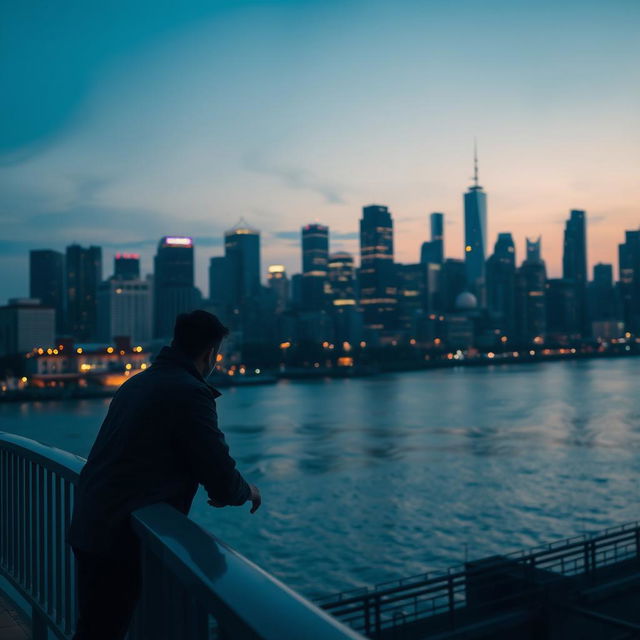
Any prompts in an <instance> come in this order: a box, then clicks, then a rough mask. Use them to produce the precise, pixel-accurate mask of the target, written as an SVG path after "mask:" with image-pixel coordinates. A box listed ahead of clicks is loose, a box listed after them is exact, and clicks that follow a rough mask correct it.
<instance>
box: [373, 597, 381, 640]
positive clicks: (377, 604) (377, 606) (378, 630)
mask: <svg viewBox="0 0 640 640" xmlns="http://www.w3.org/2000/svg"><path fill="white" fill-rule="evenodd" d="M374 602H375V614H376V638H379V637H380V634H381V633H382V625H381V624H380V596H379V595H377V594H376V596H375V598H374Z"/></svg>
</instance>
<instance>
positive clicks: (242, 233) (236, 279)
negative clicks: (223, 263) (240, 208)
mask: <svg viewBox="0 0 640 640" xmlns="http://www.w3.org/2000/svg"><path fill="white" fill-rule="evenodd" d="M224 253H225V257H226V258H227V268H228V278H229V279H228V287H229V301H230V303H231V306H232V307H233V308H234V309H236V310H239V309H240V308H241V306H242V305H243V304H244V303H245V302H247V301H249V300H250V299H251V298H252V297H253V296H256V295H257V294H258V293H259V292H260V232H259V231H258V230H257V229H254V228H252V227H250V226H249V225H248V224H247V223H246V222H245V221H244V220H243V219H241V220H240V221H239V222H238V224H237V225H236V226H235V227H233V228H232V229H229V231H227V232H225V234H224Z"/></svg>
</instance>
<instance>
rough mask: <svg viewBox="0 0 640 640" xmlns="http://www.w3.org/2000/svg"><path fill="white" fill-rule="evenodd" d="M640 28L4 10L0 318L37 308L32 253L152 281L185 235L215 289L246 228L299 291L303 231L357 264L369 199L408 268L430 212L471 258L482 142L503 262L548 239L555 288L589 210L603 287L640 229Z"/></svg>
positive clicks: (523, 16)
mask: <svg viewBox="0 0 640 640" xmlns="http://www.w3.org/2000/svg"><path fill="white" fill-rule="evenodd" d="M639 23H640V7H639V6H638V5H637V3H632V2H627V1H617V2H612V3H607V4H606V5H604V4H603V3H595V2H587V3H585V2H580V3H578V2H573V1H571V2H567V3H563V5H562V7H558V6H557V4H554V3H550V2H542V3H537V4H536V6H535V7H525V6H516V4H514V3H507V2H492V3H489V4H486V5H483V6H482V7H480V6H477V5H474V3H463V4H462V5H460V6H456V7H449V6H442V5H441V4H437V3H432V2H426V3H416V2H400V3H393V4H389V3H387V4H385V3H378V2H371V3H366V4H365V3H360V2H349V3H343V4H341V5H340V6H338V5H335V4H333V3H322V4H321V3H318V2H313V1H309V2H307V3H303V4H295V3H291V2H276V3H273V4H271V5H269V6H268V7H267V6H250V5H248V4H245V3H243V2H238V3H236V4H235V5H234V6H233V7H230V6H226V5H223V4H221V3H200V2H190V3H187V4H186V5H185V6H182V7H180V8H174V9H169V8H158V10H157V11H156V12H154V15H153V16H149V15H148V12H147V11H145V9H144V7H143V5H142V4H141V3H136V2H133V3H131V4H130V5H129V6H128V9H127V12H123V13H120V12H117V11H113V12H110V11H102V10H100V11H98V10H97V9H96V8H91V7H87V8H86V10H85V11H84V12H68V13H64V12H54V13H51V14H49V13H46V11H45V9H44V8H43V5H39V4H38V3H36V4H34V5H30V6H29V7H27V8H22V9H18V8H15V7H14V8H10V9H9V10H8V11H7V15H6V16H5V32H6V33H5V36H6V39H7V43H8V45H7V46H9V47H10V49H11V50H12V51H13V52H14V54H13V55H12V57H11V63H10V64H9V63H8V62H7V61H6V59H5V61H4V62H2V63H0V77H1V78H2V80H3V86H6V87H8V88H9V90H8V91H7V92H6V95H5V98H4V102H3V108H4V109H5V111H4V112H3V113H4V115H5V117H4V118H3V119H0V191H1V192H2V194H3V195H2V197H1V198H0V223H2V225H3V227H4V228H5V229H9V230H10V233H6V234H4V235H3V238H2V241H1V243H0V266H1V267H2V268H3V270H4V271H5V272H7V271H9V272H11V273H12V275H13V276H14V277H12V278H11V279H10V282H8V283H5V284H4V285H3V287H2V289H0V298H8V297H13V296H16V295H20V292H21V291H23V290H25V289H26V286H27V281H28V280H27V279H28V270H27V267H26V265H25V263H24V261H23V256H24V255H25V254H26V253H27V252H28V250H29V249H39V248H45V247H52V248H56V249H58V250H62V249H63V248H64V247H65V246H67V245H68V244H69V243H72V242H78V243H80V244H82V245H88V244H93V243H95V244H99V245H100V246H102V247H103V248H104V258H105V261H107V262H109V261H110V260H111V258H112V256H113V253H115V252H117V251H122V250H124V251H126V250H136V251H138V252H140V253H141V254H142V261H143V264H142V266H143V270H144V271H146V272H148V271H150V268H151V260H152V255H153V252H154V248H155V247H154V244H155V242H156V239H157V238H159V237H162V236H165V235H168V234H182V233H184V234H188V235H192V236H193V237H194V238H195V242H196V246H197V247H198V251H197V257H196V260H197V264H196V283H197V285H198V286H199V287H200V288H202V289H203V290H206V271H207V268H208V258H209V257H210V256H212V255H221V253H222V240H221V238H222V235H223V232H224V231H225V230H226V229H228V228H229V227H230V226H231V225H232V224H233V223H234V222H235V221H236V220H238V219H239V218H241V217H245V218H246V219H247V221H248V222H249V223H250V224H252V225H253V226H255V227H257V228H259V229H260V230H261V231H262V234H263V239H264V246H265V253H264V260H263V265H267V264H270V263H283V264H285V265H286V266H287V268H288V270H289V271H290V272H296V271H298V265H299V260H300V256H299V252H298V247H297V240H298V231H299V228H300V227H301V226H303V225H304V224H307V223H309V222H312V221H314V220H317V221H318V222H321V223H322V224H325V225H327V226H329V227H330V229H332V246H331V250H332V251H339V250H347V251H350V252H351V253H353V254H357V246H358V238H357V235H358V234H357V220H358V215H359V211H360V208H361V206H362V205H366V204H368V203H381V204H384V205H386V206H388V207H389V209H390V210H391V212H392V213H393V216H394V220H395V221H396V231H397V233H396V237H395V245H396V259H397V260H398V261H399V262H404V263H412V262H415V261H416V260H418V259H419V255H418V251H419V248H418V246H417V245H419V244H420V243H421V242H423V241H425V240H428V233H427V216H428V214H429V213H430V212H432V211H442V212H444V213H445V214H446V219H447V221H448V224H447V225H446V229H445V238H446V251H447V255H449V256H452V257H459V258H460V257H462V252H463V246H464V245H463V208H462V195H461V194H462V193H463V192H464V191H465V189H467V188H468V186H469V185H470V184H471V175H472V166H471V157H472V148H473V139H474V138H475V137H477V138H478V144H479V155H480V173H481V183H482V185H483V187H484V189H485V190H486V192H487V193H488V194H489V199H488V237H487V245H488V246H489V247H490V246H492V245H493V242H494V241H495V238H496V237H497V234H498V233H500V232H511V233H512V234H513V237H514V240H515V243H516V246H517V250H518V255H519V256H520V255H521V254H522V253H523V247H524V238H525V237H526V236H537V235H540V234H541V235H542V236H543V238H544V254H545V260H546V262H547V266H548V270H549V275H550V276H559V275H560V274H561V270H562V246H563V239H562V227H563V225H564V220H565V213H566V212H567V211H569V210H571V209H580V210H586V211H587V214H588V216H589V231H588V241H589V252H588V254H589V262H590V264H589V269H590V271H591V268H592V266H593V264H595V263H597V262H613V263H614V264H615V254H616V248H617V245H618V244H619V243H620V242H621V240H622V235H623V231H624V230H625V229H633V228H637V227H638V222H640V221H639V220H638V211H637V205H636V203H637V202H638V201H640V185H639V184H638V180H637V167H638V153H637V148H638V139H637V138H638V131H640V127H639V126H638V125H639V117H638V113H639V112H640V110H639V109H638V104H639V103H640V82H637V81H636V79H637V78H638V73H639V71H638V68H637V65H636V64H635V60H637V59H638V55H639V54H640V44H639V43H638V42H637V38H635V34H636V32H637V26H638V24H639ZM478 25H481V27H482V28H478ZM60 37H63V38H64V39H65V42H67V47H65V48H63V49H61V48H59V47H57V46H56V42H58V41H59V38H60ZM381 39H383V41H384V42H385V45H386V46H385V47H380V46H379V42H380V41H381ZM470 96H472V97H473V99H470ZM596 232H597V241H596V237H595V236H596ZM262 275H263V276H264V267H263V274H262Z"/></svg>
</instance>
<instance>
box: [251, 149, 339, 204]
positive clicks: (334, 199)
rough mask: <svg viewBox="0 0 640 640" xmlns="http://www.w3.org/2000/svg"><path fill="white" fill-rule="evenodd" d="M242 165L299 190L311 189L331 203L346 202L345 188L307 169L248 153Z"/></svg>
mask: <svg viewBox="0 0 640 640" xmlns="http://www.w3.org/2000/svg"><path fill="white" fill-rule="evenodd" d="M242 166H243V167H244V168H245V169H246V170H247V171H252V172H253V173H259V174H261V175H265V176H270V177H274V178H278V179H279V180H280V181H281V182H282V183H284V184H285V185H287V186H288V187H291V188H292V189H296V190H299V191H310V192H311V193H315V194H317V195H320V196H322V198H324V201H325V202H327V203H329V204H345V198H344V196H343V193H342V191H343V189H342V188H340V187H338V186H336V185H334V184H329V183H326V182H324V181H322V180H321V179H320V178H318V177H317V176H315V175H313V174H312V173H311V172H310V171H307V170H306V169H300V168H296V167H284V166H282V165H279V166H276V165H275V164H273V163H270V162H268V161H267V160H265V158H263V157H260V156H258V155H246V156H245V157H244V159H243V162H242Z"/></svg>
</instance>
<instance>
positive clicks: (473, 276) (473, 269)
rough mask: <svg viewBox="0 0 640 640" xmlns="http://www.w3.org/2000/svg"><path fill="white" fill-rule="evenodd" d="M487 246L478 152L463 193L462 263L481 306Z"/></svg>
mask: <svg viewBox="0 0 640 640" xmlns="http://www.w3.org/2000/svg"><path fill="white" fill-rule="evenodd" d="M486 247H487V195H486V194H485V192H484V191H483V190H482V187H481V186H480V185H479V184H478V154H477V153H474V172H473V185H472V186H471V187H469V190H468V191H467V193H465V194H464V263H465V272H466V276H467V286H468V287H469V290H470V291H471V292H473V293H474V294H475V295H476V298H477V299H478V304H479V305H480V306H481V307H483V306H484V305H485V302H486V296H485V260H486V253H487V250H486Z"/></svg>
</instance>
